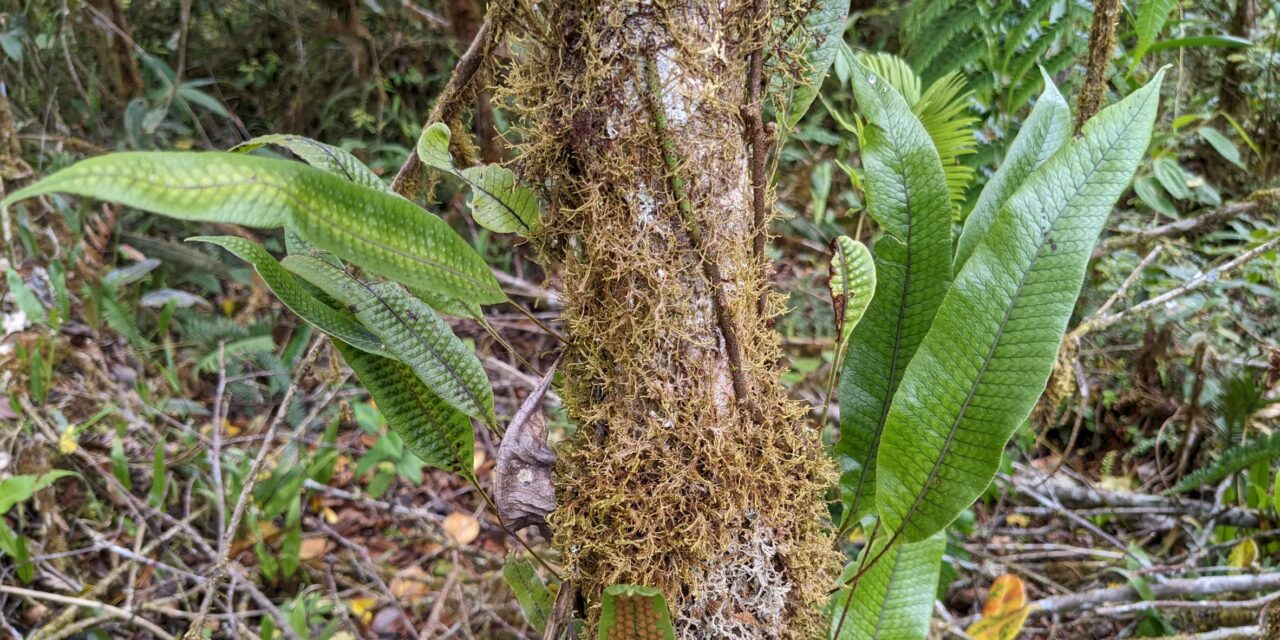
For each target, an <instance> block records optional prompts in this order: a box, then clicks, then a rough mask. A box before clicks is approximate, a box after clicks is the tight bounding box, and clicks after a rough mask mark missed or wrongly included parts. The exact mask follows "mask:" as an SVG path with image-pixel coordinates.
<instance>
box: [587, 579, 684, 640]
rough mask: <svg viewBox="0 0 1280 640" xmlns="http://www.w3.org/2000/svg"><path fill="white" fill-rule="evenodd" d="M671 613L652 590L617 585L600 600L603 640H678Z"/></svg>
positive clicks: (600, 636) (601, 639) (601, 637)
mask: <svg viewBox="0 0 1280 640" xmlns="http://www.w3.org/2000/svg"><path fill="white" fill-rule="evenodd" d="M675 637H676V634H675V630H674V629H673V628H672V627H671V612H670V611H668V610H667V601H666V599H664V598H663V597H662V592H661V591H659V590H658V589H655V588H653V587H639V586H635V585H630V584H615V585H613V586H611V587H608V588H606V589H605V590H604V593H603V594H602V595H601V597H600V635H599V638H600V640H675Z"/></svg>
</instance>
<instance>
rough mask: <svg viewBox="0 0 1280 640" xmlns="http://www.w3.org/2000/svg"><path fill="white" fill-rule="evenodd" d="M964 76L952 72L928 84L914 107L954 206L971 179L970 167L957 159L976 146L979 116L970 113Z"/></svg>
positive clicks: (975, 148) (913, 109)
mask: <svg viewBox="0 0 1280 640" xmlns="http://www.w3.org/2000/svg"><path fill="white" fill-rule="evenodd" d="M972 95H973V94H972V93H970V92H969V91H967V90H966V88H965V81H964V77H963V76H961V75H960V74H959V73H951V74H948V75H946V76H943V77H942V78H939V79H938V81H937V82H934V83H933V84H931V85H929V88H928V90H926V91H925V92H924V95H922V96H921V97H920V101H919V102H917V103H916V104H915V105H914V106H913V107H912V111H914V112H915V114H916V117H918V118H920V123H921V124H923V125H924V128H925V131H928V132H929V137H930V138H932V139H933V145H934V146H935V147H937V149H938V157H939V158H941V159H942V168H943V170H944V171H945V172H946V174H947V189H948V190H949V191H950V193H951V203H952V205H953V206H955V207H957V208H958V207H959V205H960V204H961V203H962V202H963V201H964V195H965V191H966V190H968V188H969V182H970V181H972V180H973V175H974V170H973V167H969V166H966V165H964V164H962V163H961V162H960V158H961V157H963V156H966V155H970V154H972V153H973V152H974V151H976V150H977V139H976V138H975V137H974V126H975V125H976V124H977V123H978V118H976V117H974V116H973V115H970V114H969V108H968V106H969V104H968V103H969V98H970V97H971V96H972Z"/></svg>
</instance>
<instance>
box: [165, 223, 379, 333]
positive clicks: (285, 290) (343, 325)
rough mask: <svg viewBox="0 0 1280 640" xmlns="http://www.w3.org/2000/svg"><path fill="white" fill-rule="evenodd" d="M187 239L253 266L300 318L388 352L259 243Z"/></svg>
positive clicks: (220, 238)
mask: <svg viewBox="0 0 1280 640" xmlns="http://www.w3.org/2000/svg"><path fill="white" fill-rule="evenodd" d="M187 241H188V242H207V243H209V244H215V245H218V246H219V247H222V248H223V249H226V250H227V251H230V252H231V253H234V254H235V255H236V257H238V258H240V259H241V260H244V261H245V262H248V263H249V264H251V265H253V268H254V269H255V270H256V271H257V272H258V275H260V276H262V281H263V282H266V283H267V286H268V287H270V289H271V292H272V293H274V294H276V297H277V298H279V299H280V302H282V303H284V306H286V307H289V310H290V311H292V312H294V313H295V314H297V315H298V317H299V318H302V319H303V320H306V321H307V322H309V323H311V324H313V325H315V327H316V328H317V329H319V330H321V331H323V332H325V333H327V334H329V335H331V336H333V337H335V338H338V339H340V340H342V341H344V342H346V343H347V344H350V345H351V346H353V347H356V348H357V349H360V350H361V351H368V352H369V353H373V354H377V355H387V352H386V351H384V350H383V349H382V342H381V341H379V340H378V338H377V336H375V335H373V334H372V333H369V331H368V330H366V329H365V328H364V327H362V326H360V323H358V322H356V321H355V320H353V319H352V318H351V317H350V316H345V315H343V314H341V313H339V312H337V311H334V310H333V309H332V308H330V307H329V306H328V305H326V304H324V303H323V302H321V301H319V300H316V299H315V298H313V297H311V295H310V294H308V293H307V292H306V291H304V290H303V288H302V285H300V284H298V281H297V280H295V279H294V277H293V274H291V273H289V272H288V271H285V270H284V268H283V267H281V266H280V263H279V262H276V259H275V258H273V257H272V256H271V254H269V253H267V250H266V249H263V248H262V247H261V246H260V245H258V244H257V243H255V242H251V241H249V240H246V239H244V238H240V237H236V236H196V237H194V238H187Z"/></svg>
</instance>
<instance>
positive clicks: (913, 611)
mask: <svg viewBox="0 0 1280 640" xmlns="http://www.w3.org/2000/svg"><path fill="white" fill-rule="evenodd" d="M888 541H889V540H888V538H885V537H882V538H881V539H880V540H879V541H877V542H875V543H874V544H872V545H870V546H869V547H868V548H866V549H864V550H863V552H862V553H863V554H869V555H868V556H867V557H868V559H870V558H877V557H878V558H879V560H878V561H876V563H875V564H874V565H872V566H871V568H870V569H869V570H867V573H866V574H865V575H863V576H862V578H860V579H859V580H858V582H857V588H856V589H855V590H854V591H853V595H852V598H853V602H852V603H849V598H850V590H849V589H848V588H846V589H842V590H841V591H840V592H839V593H838V594H836V597H835V602H834V603H833V606H832V609H833V616H832V638H834V639H835V640H924V639H925V638H926V637H928V634H929V618H930V617H931V614H932V612H933V600H934V598H935V597H936V594H937V591H938V575H939V573H940V570H941V567H942V552H943V550H944V549H946V546H947V544H946V534H945V533H938V534H937V535H934V536H932V537H930V538H927V539H925V540H922V541H920V542H914V543H902V542H900V541H899V542H895V543H894V544H893V547H892V548H890V549H889V550H888V551H885V550H884V549H885V544H886V543H887V542H888ZM861 564H862V563H861V558H860V559H859V560H856V561H854V562H852V563H850V565H849V568H848V569H847V570H846V572H850V571H857V570H858V567H860V566H861ZM846 605H847V609H848V613H845V609H846ZM841 618H843V619H844V622H843V625H842V624H841V622H840V620H841ZM837 627H839V629H840V633H839V636H836V635H835V630H836V628H837Z"/></svg>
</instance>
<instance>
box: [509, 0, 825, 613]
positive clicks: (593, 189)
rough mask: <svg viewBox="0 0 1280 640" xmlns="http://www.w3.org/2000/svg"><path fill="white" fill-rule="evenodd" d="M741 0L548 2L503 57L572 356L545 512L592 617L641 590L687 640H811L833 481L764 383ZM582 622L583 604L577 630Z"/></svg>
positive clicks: (748, 48)
mask: <svg viewBox="0 0 1280 640" xmlns="http://www.w3.org/2000/svg"><path fill="white" fill-rule="evenodd" d="M757 9H758V7H755V6H753V3H752V2H750V1H739V2H671V3H663V4H662V5H661V6H658V5H654V4H650V3H647V2H634V1H633V2H626V1H618V0H590V1H586V2H546V3H541V4H538V5H537V6H536V7H534V8H533V11H534V12H535V13H537V12H543V14H542V15H544V16H546V17H547V18H548V20H547V22H546V23H545V24H546V26H547V28H546V29H545V30H544V29H526V31H525V32H524V33H523V35H522V36H518V37H517V41H516V42H514V43H513V45H512V49H513V53H514V55H515V56H516V59H517V62H516V63H515V65H514V66H513V68H512V69H511V70H510V73H511V78H510V80H511V82H510V83H509V84H510V88H509V97H510V98H511V99H512V100H513V102H514V103H515V106H516V109H517V111H518V112H519V113H520V115H521V116H522V118H521V121H522V122H523V123H524V124H523V126H524V127H525V128H524V130H523V131H521V136H522V163H523V164H522V170H523V172H524V173H525V174H526V178H528V179H529V180H530V182H532V183H537V184H546V185H550V187H549V188H548V193H547V196H548V199H549V200H550V201H551V206H550V207H549V211H548V213H547V214H546V218H545V220H546V222H545V231H544V233H543V235H542V236H541V237H540V238H539V239H538V240H539V242H540V246H541V247H542V249H543V253H544V255H545V256H546V257H547V259H548V261H549V262H551V263H555V264H556V265H557V267H558V271H559V273H560V274H562V279H563V289H564V299H565V311H564V321H565V323H566V326H567V327H568V331H569V335H570V337H571V342H572V345H571V347H570V348H569V349H568V350H567V353H566V356H565V360H564V364H563V365H562V371H563V372H564V374H565V376H564V378H565V381H566V382H565V388H564V389H562V390H561V391H562V393H561V395H562V396H563V397H564V400H565V403H566V406H567V408H568V411H569V413H570V416H571V417H572V418H573V420H574V421H575V422H576V423H577V424H578V425H579V431H578V433H577V434H576V435H575V437H574V438H573V439H572V441H571V442H570V443H568V446H567V447H566V448H564V449H562V450H561V451H560V462H559V463H558V466H557V477H556V488H557V501H558V507H557V510H556V511H555V513H553V514H552V515H551V517H550V523H551V526H552V527H553V529H554V532H555V540H554V542H555V544H556V546H557V547H558V548H559V549H560V551H561V552H562V554H563V557H564V562H565V563H566V567H567V570H568V575H567V576H566V577H567V578H568V579H570V580H571V581H573V583H574V584H575V585H576V586H577V587H578V589H579V590H580V592H581V594H582V595H583V596H584V598H585V599H586V602H587V605H588V607H590V608H592V609H594V607H595V605H596V604H597V603H598V596H599V592H600V590H601V589H603V588H604V587H606V586H608V585H610V584H614V583H633V584H644V585H652V586H658V587H661V588H662V589H663V591H664V592H665V594H666V597H667V599H668V602H669V603H670V604H671V605H672V609H673V613H674V614H675V615H676V617H677V618H678V628H679V630H680V635H681V636H682V637H687V638H713V637H714V638H724V637H734V638H775V637H776V638H801V637H803V638H808V637H812V636H814V635H816V634H817V632H818V628H819V625H820V623H819V619H818V607H819V606H820V605H821V603H822V601H823V600H824V598H825V597H826V596H825V594H826V590H827V589H828V588H829V587H830V585H831V584H832V581H831V577H832V575H831V574H832V572H833V571H834V570H836V569H838V563H837V559H836V558H835V557H834V556H833V553H832V551H831V542H830V538H829V532H828V531H827V530H826V529H825V528H824V526H823V524H822V523H823V522H824V521H825V519H826V518H825V507H824V503H823V495H824V491H825V489H826V487H827V486H828V483H829V481H830V480H831V471H830V469H829V468H828V463H827V462H826V461H825V458H824V456H823V455H822V452H821V443H820V438H819V434H818V432H817V430H816V429H815V427H814V425H813V424H812V423H811V422H808V421H806V420H805V419H804V416H805V414H806V410H805V408H804V407H803V406H801V405H799V404H798V403H795V402H793V401H791V400H789V399H788V398H787V397H786V393H785V390H784V389H783V387H782V386H781V384H780V381H779V373H780V371H779V368H778V363H777V360H778V356H779V350H778V340H777V336H776V335H775V334H774V333H773V332H772V331H770V330H769V328H768V319H769V316H770V315H771V314H773V313H775V312H776V311H777V310H778V309H779V308H780V304H781V301H780V300H779V299H777V297H774V298H770V299H768V300H766V303H765V304H763V305H761V304H760V300H761V296H762V294H763V293H764V292H765V291H766V282H765V277H764V271H765V265H764V264H763V261H762V258H760V257H759V256H755V255H753V249H752V245H753V238H754V236H755V234H756V232H757V227H756V224H755V222H754V213H753V203H752V188H751V187H752V185H751V180H750V170H749V165H750V159H751V157H750V156H751V154H750V145H749V144H748V141H747V139H746V132H747V131H748V130H749V128H748V127H747V126H746V123H745V122H744V118H743V116H742V115H741V113H742V112H743V109H742V107H743V104H744V102H745V101H746V97H747V96H748V95H749V93H748V89H747V84H748V77H749V73H748V71H749V60H750V57H751V53H752V52H753V51H754V50H756V49H758V48H759V47H760V45H761V44H762V43H761V42H760V38H759V37H757V36H755V34H756V33H757V31H758V30H757V29H756V25H759V24H761V22H758V21H757V20H756V19H755V18H756V16H757V15H758V14H757V13H755V11H756V10H757ZM597 613H598V612H596V611H594V610H592V611H590V612H589V617H591V618H592V619H594V618H595V617H596V614H597Z"/></svg>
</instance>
